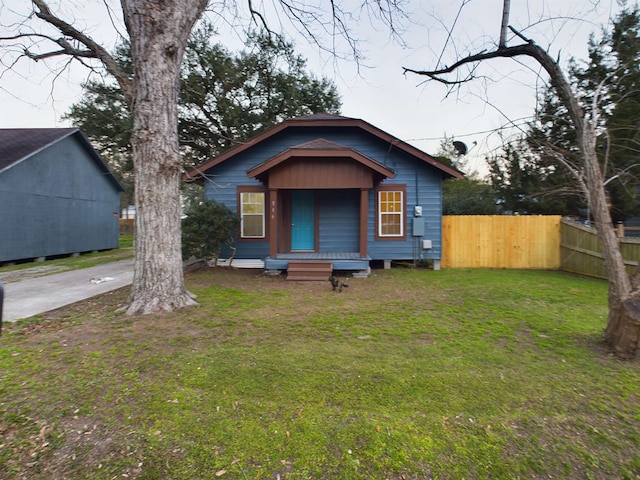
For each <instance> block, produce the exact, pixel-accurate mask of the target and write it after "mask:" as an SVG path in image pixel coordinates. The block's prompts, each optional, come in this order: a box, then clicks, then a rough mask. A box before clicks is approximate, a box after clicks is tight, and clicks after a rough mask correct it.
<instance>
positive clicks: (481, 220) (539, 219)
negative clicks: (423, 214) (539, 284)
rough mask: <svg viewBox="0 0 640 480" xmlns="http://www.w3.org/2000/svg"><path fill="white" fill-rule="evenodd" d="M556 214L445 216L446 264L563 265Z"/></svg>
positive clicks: (443, 221) (456, 266)
mask: <svg viewBox="0 0 640 480" xmlns="http://www.w3.org/2000/svg"><path fill="white" fill-rule="evenodd" d="M561 218H562V217H560V216H559V215H554V216H504V215H469V216H466V215H455V216H454V215H451V216H444V217H442V251H443V255H442V262H441V265H442V267H443V268H541V269H558V268H560V248H559V245H560V220H561Z"/></svg>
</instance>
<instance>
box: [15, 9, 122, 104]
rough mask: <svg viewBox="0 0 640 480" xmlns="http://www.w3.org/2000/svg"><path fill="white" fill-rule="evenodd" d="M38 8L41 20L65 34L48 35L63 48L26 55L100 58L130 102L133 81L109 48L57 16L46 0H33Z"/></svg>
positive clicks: (36, 13) (37, 13)
mask: <svg viewBox="0 0 640 480" xmlns="http://www.w3.org/2000/svg"><path fill="white" fill-rule="evenodd" d="M31 1H32V3H33V4H34V5H35V7H36V8H37V9H36V11H35V15H36V16H37V17H38V18H40V19H41V20H43V21H45V22H47V23H48V24H49V25H51V26H53V27H55V28H56V29H57V30H58V31H60V33H62V34H63V35H64V37H63V38H58V39H54V38H52V37H47V38H48V39H49V40H51V41H52V42H55V43H56V44H58V45H60V46H61V47H62V50H58V51H53V52H47V53H42V54H34V53H31V52H28V51H27V50H25V55H27V56H28V57H29V58H32V59H34V60H40V59H43V58H50V57H53V56H57V55H70V56H72V57H76V58H78V57H85V58H88V57H92V58H96V59H98V60H100V61H101V62H102V63H103V64H104V66H105V68H106V69H107V70H108V72H109V73H110V74H111V75H113V76H114V77H115V78H116V80H117V81H118V83H119V84H120V86H121V88H122V91H123V92H124V95H125V97H126V98H127V100H128V101H129V102H131V101H132V99H133V83H132V81H131V78H129V76H128V75H127V73H126V72H125V71H124V70H123V69H122V68H121V67H120V65H118V62H116V61H115V59H114V58H113V57H112V56H111V54H110V53H109V52H107V50H106V49H105V48H104V47H102V46H101V45H99V44H98V43H97V42H95V41H94V40H93V39H92V38H91V37H89V36H88V35H86V34H84V33H83V32H81V31H79V30H78V29H76V28H75V27H74V26H73V25H71V24H69V23H67V22H65V21H64V20H62V19H60V18H58V17H57V16H55V15H54V14H53V13H52V12H51V10H50V8H49V6H48V5H47V3H46V2H45V0H31ZM68 39H73V40H75V41H76V42H78V43H79V44H80V45H83V46H84V47H86V50H82V49H80V48H77V47H73V46H72V45H71V43H70V42H69V41H68Z"/></svg>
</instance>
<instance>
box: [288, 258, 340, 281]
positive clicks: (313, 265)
mask: <svg viewBox="0 0 640 480" xmlns="http://www.w3.org/2000/svg"><path fill="white" fill-rule="evenodd" d="M332 272H333V265H332V262H331V261H330V260H289V267H288V268H287V280H311V281H326V280H329V277H330V276H331V273H332Z"/></svg>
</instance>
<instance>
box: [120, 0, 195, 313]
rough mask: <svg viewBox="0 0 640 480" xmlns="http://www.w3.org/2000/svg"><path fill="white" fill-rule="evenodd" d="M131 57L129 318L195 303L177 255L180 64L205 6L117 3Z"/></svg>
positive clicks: (188, 1)
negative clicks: (133, 216) (132, 187)
mask: <svg viewBox="0 0 640 480" xmlns="http://www.w3.org/2000/svg"><path fill="white" fill-rule="evenodd" d="M122 6H123V11H124V18H125V23H126V25H127V30H128V31H129V36H130V38H131V53H132V58H133V74H134V82H133V102H132V114H133V133H132V138H131V143H132V149H133V162H134V173H135V196H136V241H135V264H134V278H133V286H132V290H131V297H130V306H129V309H128V310H127V313H129V314H148V313H153V312H158V311H173V310H176V309H178V308H182V307H186V306H189V305H193V304H195V301H194V300H193V299H192V297H191V295H190V294H189V292H187V290H186V289H185V287H184V277H183V268H182V252H181V228H180V221H181V220H180V217H181V213H182V212H181V205H180V175H181V168H182V161H181V158H180V154H179V150H178V112H177V108H178V107H177V105H178V94H179V81H180V65H181V63H182V58H183V55H184V50H185V46H186V43H187V40H188V37H189V35H190V32H191V29H192V28H193V25H194V23H195V22H196V20H197V19H198V18H199V17H200V15H201V14H202V12H203V10H204V7H205V6H206V0H174V1H166V0H165V1H163V0H122Z"/></svg>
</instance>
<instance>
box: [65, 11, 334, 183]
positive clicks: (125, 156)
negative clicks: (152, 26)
mask: <svg viewBox="0 0 640 480" xmlns="http://www.w3.org/2000/svg"><path fill="white" fill-rule="evenodd" d="M213 37H215V33H214V30H213V27H212V26H211V25H208V24H205V25H204V26H202V27H201V28H200V29H198V30H196V31H195V32H194V33H193V34H192V36H191V38H190V40H189V42H188V44H187V50H186V52H185V59H184V62H183V66H182V82H181V91H180V101H179V105H178V115H179V125H178V128H179V133H180V148H181V154H182V157H183V161H184V165H185V167H190V166H193V165H196V164H198V163H201V162H203V161H204V160H206V159H208V158H211V157H212V156H215V155H216V154H218V153H220V152H221V151H223V150H225V149H227V148H229V147H231V146H233V145H235V144H236V143H238V142H242V141H244V140H246V139H247V138H249V137H250V136H252V135H254V134H256V133H258V132H259V131H261V130H263V129H265V128H267V127H269V126H271V125H274V124H276V123H278V122H280V121H282V120H284V119H285V118H290V117H295V116H299V115H307V114H311V113H317V112H325V111H326V112H330V113H338V112H339V110H340V97H339V95H338V93H337V89H336V87H335V85H334V84H333V83H332V82H330V81H329V80H327V79H325V78H316V77H315V76H314V75H312V74H311V73H309V72H308V71H307V69H306V60H305V59H304V58H303V57H301V56H300V55H297V54H296V53H295V51H294V48H293V45H292V44H291V43H288V42H285V41H284V40H282V39H281V38H279V37H277V36H274V35H271V36H268V35H266V34H249V36H248V38H247V41H246V46H245V49H244V50H243V51H241V52H239V53H232V52H230V51H229V50H228V49H226V48H225V47H224V46H222V45H221V44H219V43H218V44H216V43H212V41H211V39H212V38H213ZM114 58H115V59H116V60H117V62H118V63H119V64H120V65H121V66H122V68H123V70H125V71H127V72H131V56H130V48H129V45H128V44H124V45H121V46H120V47H119V48H118V49H117V50H116V52H115V54H114ZM65 118H66V119H68V120H71V121H72V122H73V123H74V125H76V126H78V127H80V128H81V129H82V130H83V132H84V133H85V134H86V135H87V137H89V139H91V141H92V142H93V143H94V144H95V146H96V148H97V149H98V150H99V151H100V153H101V154H102V155H103V156H104V157H105V159H107V161H108V162H109V163H110V165H111V166H112V168H113V169H114V171H115V172H116V173H117V174H118V175H119V177H120V178H122V179H123V180H124V181H125V183H126V179H127V178H128V176H129V175H130V173H131V170H132V162H131V141H130V137H131V128H132V120H131V112H130V110H129V107H128V105H127V103H126V101H125V98H124V95H123V93H122V91H121V90H120V88H119V87H118V86H117V85H115V84H104V83H102V82H95V81H92V82H88V83H87V84H86V85H85V86H84V98H83V99H82V100H81V101H80V102H78V103H76V104H75V105H73V106H72V107H71V109H70V111H69V112H68V113H67V115H66V116H65Z"/></svg>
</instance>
